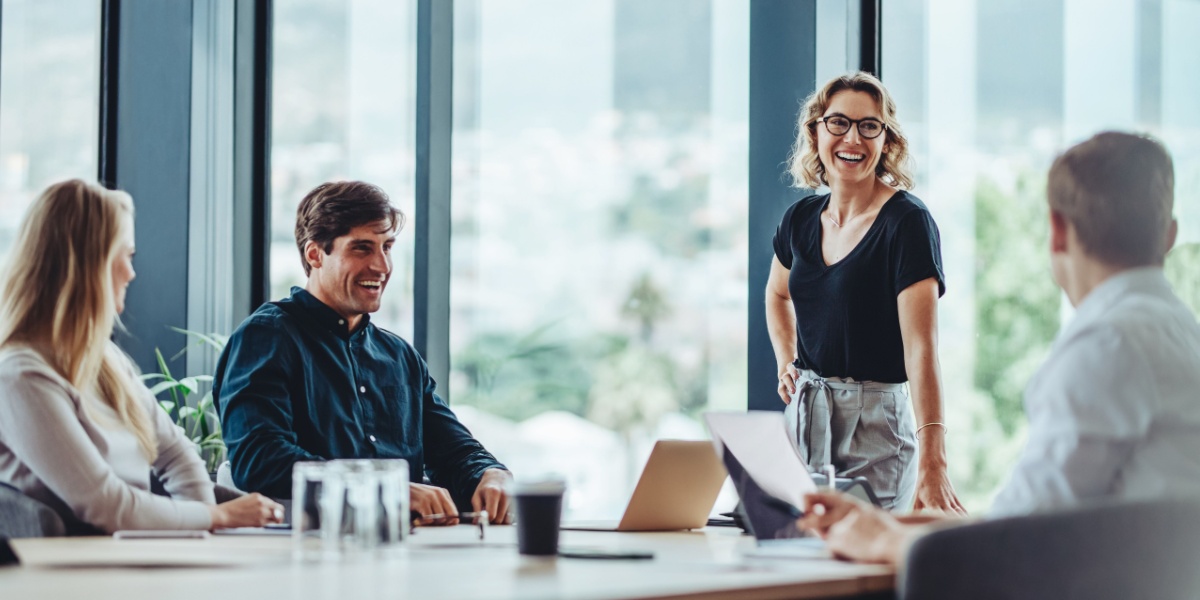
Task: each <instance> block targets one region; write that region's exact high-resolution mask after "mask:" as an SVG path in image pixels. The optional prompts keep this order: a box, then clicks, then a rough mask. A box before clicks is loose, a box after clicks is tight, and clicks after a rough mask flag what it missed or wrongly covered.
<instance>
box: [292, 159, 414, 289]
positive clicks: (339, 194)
mask: <svg viewBox="0 0 1200 600" xmlns="http://www.w3.org/2000/svg"><path fill="white" fill-rule="evenodd" d="M381 221H387V223H388V230H390V231H399V230H401V229H403V228H404V213H403V212H401V211H400V209H398V208H396V207H395V206H392V203H391V200H390V199H389V198H388V195H387V193H385V192H384V191H383V190H382V189H379V187H378V186H375V185H371V184H369V183H366V182H363V181H335V182H329V183H322V184H321V185H318V186H317V187H316V188H314V189H313V191H311V192H309V193H308V195H307V196H305V197H304V199H303V200H301V201H300V207H299V208H297V209H296V247H298V248H299V249H300V262H301V263H302V264H303V265H304V274H305V275H309V274H311V272H312V265H309V264H308V259H306V258H305V257H304V247H305V246H307V245H308V243H309V242H316V244H317V245H318V246H319V247H320V248H321V250H322V251H324V252H325V254H329V253H331V252H333V240H335V239H337V238H339V237H342V236H343V235H346V234H347V233H350V230H351V229H354V228H355V227H360V226H362V225H370V224H372V223H379V222H381Z"/></svg>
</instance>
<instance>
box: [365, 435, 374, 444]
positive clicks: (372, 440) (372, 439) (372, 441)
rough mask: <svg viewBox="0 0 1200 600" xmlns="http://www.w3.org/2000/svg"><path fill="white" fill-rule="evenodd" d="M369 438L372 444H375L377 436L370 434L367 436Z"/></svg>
mask: <svg viewBox="0 0 1200 600" xmlns="http://www.w3.org/2000/svg"><path fill="white" fill-rule="evenodd" d="M367 439H369V440H371V443H372V444H374V443H375V436H373V435H368V436H367Z"/></svg>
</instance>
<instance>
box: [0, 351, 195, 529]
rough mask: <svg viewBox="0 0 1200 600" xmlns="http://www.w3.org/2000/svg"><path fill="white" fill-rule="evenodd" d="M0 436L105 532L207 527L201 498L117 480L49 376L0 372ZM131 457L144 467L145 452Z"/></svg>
mask: <svg viewBox="0 0 1200 600" xmlns="http://www.w3.org/2000/svg"><path fill="white" fill-rule="evenodd" d="M0 438H2V439H3V440H4V443H5V444H6V445H7V446H8V447H9V449H10V450H11V451H12V453H13V454H14V455H16V456H17V457H18V458H19V459H20V460H21V462H23V463H24V464H26V465H27V466H28V467H29V469H30V470H31V471H32V472H33V474H34V475H35V476H36V477H37V478H38V479H39V480H41V481H42V482H43V483H44V484H45V485H46V487H47V488H48V489H49V490H50V491H51V492H53V493H54V495H55V496H57V497H58V498H60V499H62V501H63V502H64V503H65V504H66V505H67V506H68V507H70V509H71V511H72V512H73V513H74V514H75V516H76V517H78V518H79V519H80V520H81V521H83V522H85V523H90V524H92V525H94V526H96V527H99V528H100V529H103V530H104V531H107V532H113V531H117V530H120V529H208V528H210V527H212V515H211V513H210V512H209V508H208V506H206V505H205V504H204V503H201V502H196V501H190V500H174V499H171V498H166V497H163V496H156V495H154V494H153V493H151V492H150V491H149V490H142V489H138V488H135V487H133V486H131V485H129V484H128V483H126V482H125V481H123V480H122V479H121V478H120V477H118V476H117V474H116V473H115V472H114V471H113V469H112V467H111V466H110V465H109V463H108V462H106V461H105V458H104V457H103V456H101V454H100V451H99V449H97V448H96V445H95V443H94V442H93V441H92V439H91V438H90V437H89V436H88V434H87V431H86V430H85V429H84V427H83V424H82V423H80V421H79V417H78V416H77V414H76V406H75V404H74V402H73V401H72V400H71V396H70V394H69V393H68V391H67V390H66V389H65V388H64V387H63V386H62V385H61V384H60V383H59V382H57V381H54V380H53V379H51V378H50V377H48V376H47V375H44V374H40V373H38V372H36V371H23V372H19V373H6V374H4V375H0ZM135 451H137V452H140V448H137V449H136V450H135ZM109 459H110V460H118V459H119V457H113V456H110V457H109ZM133 460H141V461H142V462H143V464H145V458H143V457H134V458H133Z"/></svg>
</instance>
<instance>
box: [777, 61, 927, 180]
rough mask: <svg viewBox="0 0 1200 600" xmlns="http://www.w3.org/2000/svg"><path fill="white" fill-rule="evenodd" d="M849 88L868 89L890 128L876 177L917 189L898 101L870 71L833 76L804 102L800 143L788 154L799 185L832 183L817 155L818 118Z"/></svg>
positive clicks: (800, 119) (798, 137)
mask: <svg viewBox="0 0 1200 600" xmlns="http://www.w3.org/2000/svg"><path fill="white" fill-rule="evenodd" d="M846 90H850V91H855V92H864V93H866V94H867V95H869V96H871V97H872V98H874V99H875V103H876V104H878V105H879V113H880V116H881V117H883V124H884V126H886V127H887V130H886V131H885V132H884V135H886V136H887V148H888V151H887V152H885V153H884V154H883V156H881V157H880V158H879V164H878V165H876V166H875V176H876V177H879V178H880V179H882V180H884V181H885V182H887V183H888V184H891V185H894V186H896V187H898V188H901V189H907V190H911V189H912V188H913V176H912V167H911V166H910V164H909V162H910V159H909V156H908V138H907V137H905V136H904V131H903V130H902V129H901V128H900V121H899V120H898V119H897V118H896V102H895V101H894V100H892V96H891V95H890V94H888V91H887V88H885V87H883V82H882V81H879V79H878V78H877V77H875V76H874V75H871V74H870V73H866V72H862V71H860V72H858V73H850V74H847V75H842V76H840V77H834V78H833V79H830V80H829V82H827V83H826V84H825V85H824V86H821V89H819V90H817V91H815V92H813V93H812V95H811V96H809V97H808V99H807V100H805V101H804V109H803V110H801V111H800V118H799V119H798V120H797V123H796V129H797V130H798V132H797V135H796V143H795V144H793V145H792V153H791V156H789V157H788V172H789V173H790V174H791V176H792V183H793V185H795V186H796V187H810V188H818V187H820V186H822V185H829V181H827V180H826V179H825V165H823V164H821V157H820V156H819V155H818V154H817V119H819V118H821V116H822V115H824V114H825V111H826V110H828V109H829V103H830V102H831V101H832V100H833V97H834V96H835V95H836V94H837V93H838V92H843V91H846Z"/></svg>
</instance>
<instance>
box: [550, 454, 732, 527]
mask: <svg viewBox="0 0 1200 600" xmlns="http://www.w3.org/2000/svg"><path fill="white" fill-rule="evenodd" d="M723 483H725V467H724V466H723V465H722V464H721V459H720V458H718V457H717V455H716V453H715V452H713V443H712V442H710V441H682V440H659V441H658V442H656V443H655V444H654V449H653V450H651V451H650V458H649V459H648V460H647V461H646V466H645V467H643V468H642V476H641V477H640V478H639V479H638V483H637V487H635V488H634V490H633V496H632V497H631V498H630V499H629V504H628V505H627V506H626V507H625V514H624V515H623V516H622V517H621V519H620V520H618V521H613V520H606V521H570V522H564V523H563V525H562V527H561V528H562V529H568V530H574V531H678V530H682V529H699V528H701V527H704V526H705V525H707V524H708V514H709V513H710V512H711V511H712V508H713V505H714V504H716V502H717V494H719V493H720V492H721V485H722V484H723Z"/></svg>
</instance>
